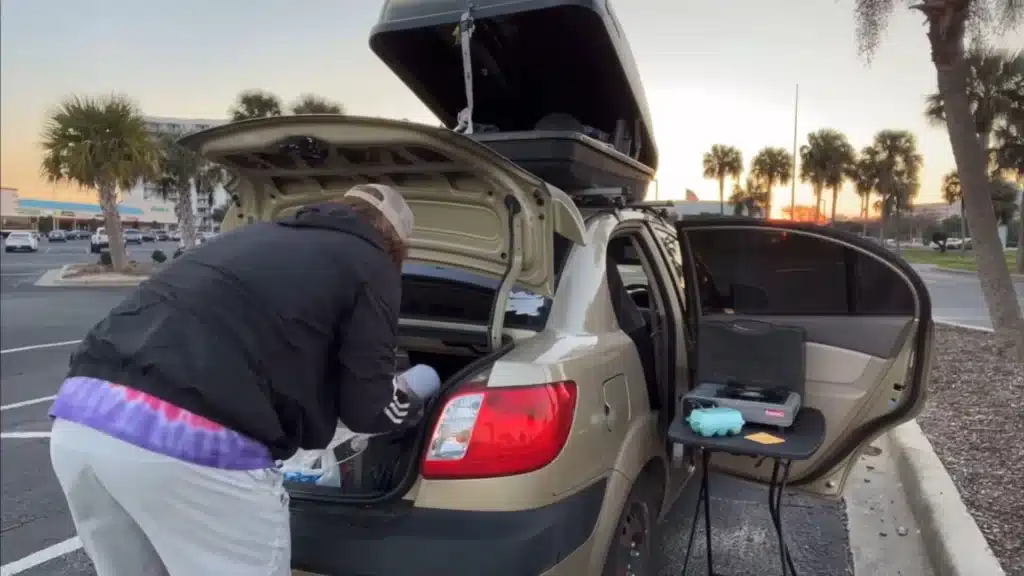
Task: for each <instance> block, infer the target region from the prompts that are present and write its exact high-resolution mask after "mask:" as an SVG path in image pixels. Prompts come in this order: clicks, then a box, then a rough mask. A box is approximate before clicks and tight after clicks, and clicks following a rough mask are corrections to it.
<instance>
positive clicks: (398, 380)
mask: <svg viewBox="0 0 1024 576" xmlns="http://www.w3.org/2000/svg"><path fill="white" fill-rule="evenodd" d="M394 383H395V389H396V390H401V391H402V392H405V393H406V395H409V394H412V392H411V391H410V390H409V383H408V382H406V381H405V378H404V377H403V375H402V374H397V375H396V376H395V380H394Z"/></svg>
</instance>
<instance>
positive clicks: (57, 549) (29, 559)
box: [0, 536, 82, 576]
mask: <svg viewBox="0 0 1024 576" xmlns="http://www.w3.org/2000/svg"><path fill="white" fill-rule="evenodd" d="M81 547H82V541H81V540H79V538H78V536H75V537H74V538H68V539H67V540H65V541H63V542H59V543H57V544H54V545H53V546H50V547H49V548H43V549H42V550H40V551H38V552H33V553H32V554H29V555H28V556H25V557H24V558H22V559H21V560H15V561H14V562H9V563H7V564H4V565H3V566H0V576H14V575H15V574H21V573H22V572H25V571H26V570H31V569H32V568H35V567H36V566H39V565H40V564H44V563H46V562H49V561H50V560H53V559H55V558H60V557H61V556H63V555H65V554H70V553H71V552H74V551H75V550H78V549H79V548H81Z"/></svg>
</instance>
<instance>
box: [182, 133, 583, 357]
mask: <svg viewBox="0 0 1024 576" xmlns="http://www.w3.org/2000/svg"><path fill="white" fill-rule="evenodd" d="M179 142H180V143H181V145H183V146H185V147H187V148H190V149H192V150H195V151H197V152H199V153H200V154H201V155H202V156H203V157H205V158H206V159H208V160H210V161H212V162H216V163H217V164H220V165H222V166H225V167H226V168H228V169H229V170H231V171H232V172H234V173H235V175H237V176H238V178H237V179H236V180H235V183H234V186H233V189H232V190H231V191H230V192H231V195H232V200H233V203H234V205H233V206H232V207H231V208H230V209H229V211H228V214H227V215H226V217H225V222H224V224H223V225H222V226H223V227H224V229H227V230H230V228H232V227H233V226H232V223H231V222H230V221H229V219H231V218H232V217H234V218H235V219H236V220H235V221H237V222H246V221H249V222H252V221H257V220H268V219H272V218H276V217H279V216H282V215H286V214H288V212H289V211H292V210H294V209H297V208H298V207H300V206H303V205H308V204H315V203H317V202H324V201H327V200H329V199H331V198H337V197H339V196H341V195H343V194H344V193H345V192H346V191H347V190H348V189H349V188H351V187H352V186H354V185H355V184H361V183H382V184H389V185H392V186H395V187H396V188H397V189H398V190H399V191H400V192H401V193H402V196H403V197H404V198H405V199H406V202H408V204H409V207H410V208H411V209H412V212H413V215H414V218H415V227H414V229H413V234H412V237H411V238H410V240H409V256H408V260H407V261H409V262H422V263H426V264H441V265H448V266H454V267H457V268H462V269H466V270H470V271H474V272H477V273H480V274H483V275H485V276H489V277H491V278H497V279H499V280H501V285H500V287H499V291H498V297H497V298H496V299H495V307H496V308H497V307H498V306H500V307H501V308H500V309H501V310H504V306H505V304H504V302H503V301H500V300H502V299H506V298H507V297H508V293H509V291H510V290H511V287H512V285H513V284H516V285H519V286H521V287H522V288H524V289H526V290H530V291H533V292H535V293H537V294H541V295H544V296H548V297H551V296H553V294H554V289H555V286H554V281H555V280H554V277H555V274H554V234H555V233H558V234H560V235H562V236H564V237H565V238H567V239H568V240H569V241H570V242H573V243H575V244H585V243H586V239H585V227H584V223H583V218H582V216H581V215H580V213H579V210H578V209H577V208H576V205H575V204H574V203H573V202H572V200H571V199H570V198H569V196H568V195H567V194H566V193H565V192H562V191H561V190H559V189H558V188H555V187H554V186H551V185H549V184H546V183H545V182H543V181H541V180H540V179H539V178H537V177H536V176H534V175H532V174H530V173H529V172H526V171H525V170H523V169H522V168H519V167H518V166H516V165H515V164H513V163H511V162H509V161H508V160H506V159H505V158H503V157H501V156H500V155H499V154H497V153H496V152H494V151H493V150H491V149H490V148H488V147H486V146H484V145H483V144H480V143H478V142H476V141H475V140H472V139H470V138H469V137H467V136H464V135H462V134H457V133H455V132H453V131H451V130H448V129H446V128H435V127H431V126H424V125H421V124H413V123H410V122H402V121H397V120H386V119H383V118H362V117H358V116H341V115H335V114H324V115H315V114H310V115H297V116H278V117H271V118H259V119H255V120H245V121H241V122H233V123H230V124H224V125H221V126H217V127H214V128H210V129H207V130H203V131H202V132H196V133H193V134H189V135H187V136H185V137H184V138H182V139H181V140H180V141H179ZM510 239H511V240H513V241H512V242H510ZM510 244H511V245H512V247H511V249H510V246H509V245H510ZM500 317H501V315H500V314H499V315H498V318H496V319H494V320H493V321H492V335H491V339H492V344H493V343H494V342H495V341H496V339H497V338H498V337H500V331H501V325H500ZM495 326H496V327H495ZM497 341H499V342H500V339H499V340H497Z"/></svg>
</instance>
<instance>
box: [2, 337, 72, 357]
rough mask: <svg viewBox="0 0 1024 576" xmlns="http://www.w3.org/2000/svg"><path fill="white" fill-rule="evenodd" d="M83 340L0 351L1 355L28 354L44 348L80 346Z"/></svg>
mask: <svg viewBox="0 0 1024 576" xmlns="http://www.w3.org/2000/svg"><path fill="white" fill-rule="evenodd" d="M79 342H81V340H68V341H67V342H50V343H49V344H34V345H32V346H21V347H20V348H8V349H6V350H0V354H13V353H15V352H28V351H29V350H42V349H43V348H58V347H60V346H70V345H72V344H78V343H79Z"/></svg>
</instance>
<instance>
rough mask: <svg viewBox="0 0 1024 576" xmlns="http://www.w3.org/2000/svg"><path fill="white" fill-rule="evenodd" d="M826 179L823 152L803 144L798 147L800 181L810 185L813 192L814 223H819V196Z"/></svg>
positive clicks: (826, 166) (825, 162)
mask: <svg viewBox="0 0 1024 576" xmlns="http://www.w3.org/2000/svg"><path fill="white" fill-rule="evenodd" d="M827 178H828V165H827V159H826V157H825V151H824V150H823V149H822V148H820V147H813V146H811V145H809V144H804V145H803V146H801V147H800V181H801V182H806V183H809V184H810V185H811V189H812V190H813V191H814V223H815V224H817V223H819V222H820V221H821V194H822V192H823V191H824V190H825V185H826V180H827Z"/></svg>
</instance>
